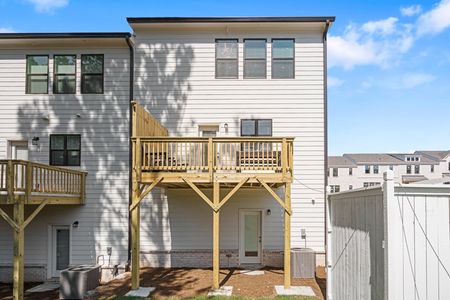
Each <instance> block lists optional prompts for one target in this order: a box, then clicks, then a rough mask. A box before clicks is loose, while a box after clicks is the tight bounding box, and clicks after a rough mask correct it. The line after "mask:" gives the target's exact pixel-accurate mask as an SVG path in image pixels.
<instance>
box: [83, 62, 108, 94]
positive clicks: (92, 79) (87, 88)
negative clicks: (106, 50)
mask: <svg viewBox="0 0 450 300" xmlns="http://www.w3.org/2000/svg"><path fill="white" fill-rule="evenodd" d="M103 60H104V57H103V54H83V55H81V93H82V94H103V64H104V61H103Z"/></svg>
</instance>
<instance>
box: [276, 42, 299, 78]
mask: <svg viewBox="0 0 450 300" xmlns="http://www.w3.org/2000/svg"><path fill="white" fill-rule="evenodd" d="M294 46H295V42H294V39H273V40H272V78H275V79H286V78H294V77H295V66H294V65H295V63H294V60H295V59H294V58H295V50H294Z"/></svg>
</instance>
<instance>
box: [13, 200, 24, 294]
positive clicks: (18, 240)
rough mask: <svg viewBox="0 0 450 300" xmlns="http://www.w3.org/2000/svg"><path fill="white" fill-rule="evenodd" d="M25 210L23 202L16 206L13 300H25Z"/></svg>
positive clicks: (17, 203)
mask: <svg viewBox="0 0 450 300" xmlns="http://www.w3.org/2000/svg"><path fill="white" fill-rule="evenodd" d="M24 210H25V205H24V203H23V202H22V201H21V202H16V203H15V204H14V223H16V224H17V226H18V228H17V229H15V230H14V251H13V252H14V274H13V299H14V300H22V299H23V274H24V267H23V255H24V228H23V227H24V226H23V222H24V221H23V220H24Z"/></svg>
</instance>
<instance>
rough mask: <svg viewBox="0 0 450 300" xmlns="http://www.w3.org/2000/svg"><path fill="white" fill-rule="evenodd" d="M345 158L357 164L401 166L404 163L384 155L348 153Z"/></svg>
mask: <svg viewBox="0 0 450 300" xmlns="http://www.w3.org/2000/svg"><path fill="white" fill-rule="evenodd" d="M344 156H345V157H348V158H349V159H351V160H353V161H354V162H355V163H357V164H366V163H368V164H390V165H398V164H403V163H404V161H402V160H400V159H398V158H396V157H394V156H392V155H389V154H386V153H349V154H344Z"/></svg>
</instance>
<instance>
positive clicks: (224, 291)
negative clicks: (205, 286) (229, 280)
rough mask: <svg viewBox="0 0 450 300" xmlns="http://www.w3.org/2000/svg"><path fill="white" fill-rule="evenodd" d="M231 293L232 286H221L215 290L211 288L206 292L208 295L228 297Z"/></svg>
mask: <svg viewBox="0 0 450 300" xmlns="http://www.w3.org/2000/svg"><path fill="white" fill-rule="evenodd" d="M232 294H233V287H232V286H222V287H220V288H218V289H216V290H212V291H210V292H209V293H208V297H213V296H225V297H230V296H231V295H232Z"/></svg>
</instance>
